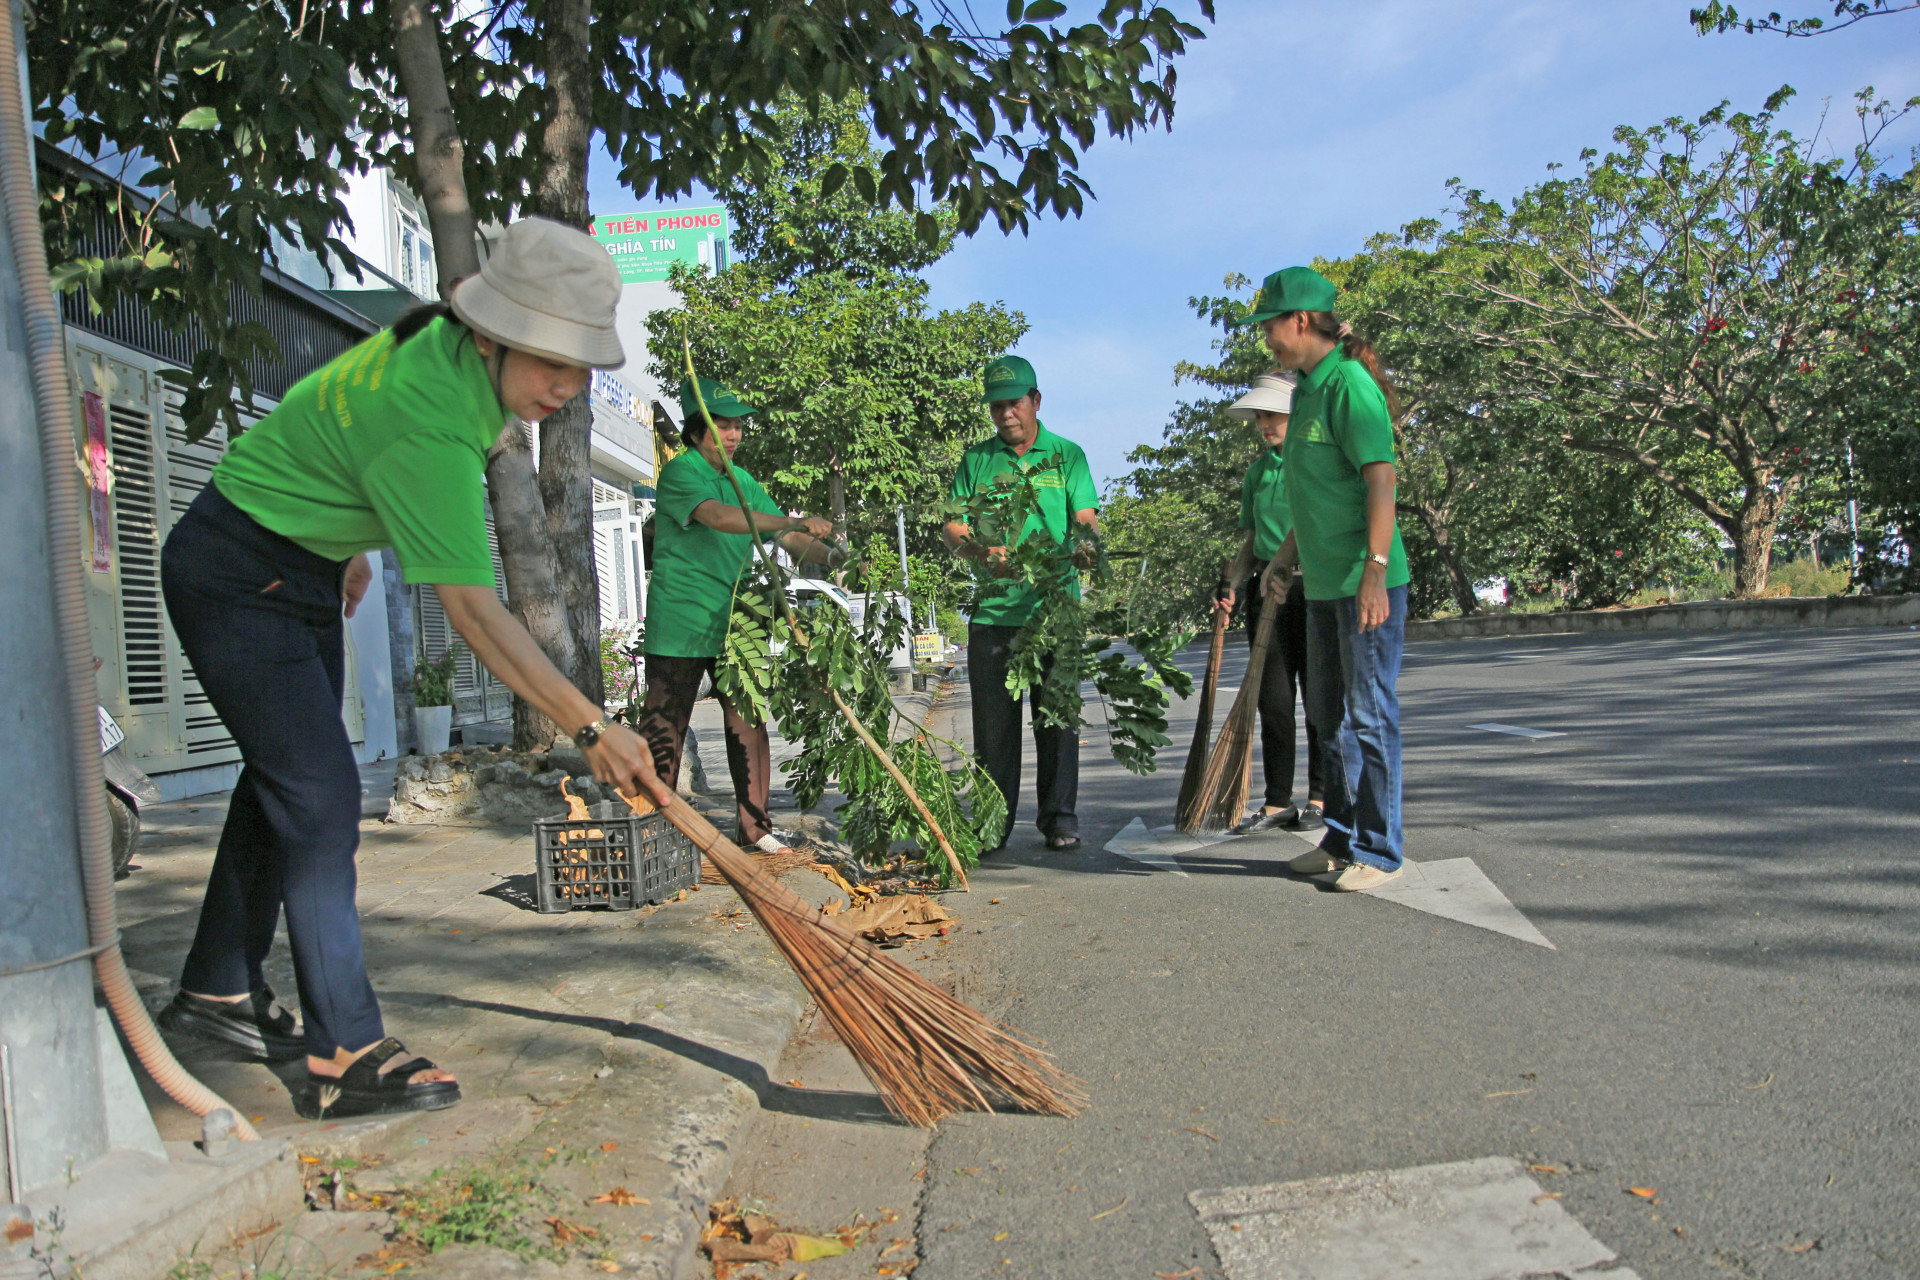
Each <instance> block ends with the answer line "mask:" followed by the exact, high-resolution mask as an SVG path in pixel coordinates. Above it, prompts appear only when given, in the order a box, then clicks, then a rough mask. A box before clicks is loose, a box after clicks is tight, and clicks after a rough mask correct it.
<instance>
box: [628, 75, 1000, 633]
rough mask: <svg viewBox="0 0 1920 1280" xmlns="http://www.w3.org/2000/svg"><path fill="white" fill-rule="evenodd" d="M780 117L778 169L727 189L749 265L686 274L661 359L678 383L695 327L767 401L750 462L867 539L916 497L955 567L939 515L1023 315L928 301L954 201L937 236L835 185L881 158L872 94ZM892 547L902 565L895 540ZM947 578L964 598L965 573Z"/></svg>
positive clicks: (920, 534)
mask: <svg viewBox="0 0 1920 1280" xmlns="http://www.w3.org/2000/svg"><path fill="white" fill-rule="evenodd" d="M772 126H773V129H774V131H775V137H776V138H777V140H778V141H777V146H776V150H775V153H774V156H773V159H772V162H771V163H770V165H769V168H768V173H767V177H766V179H765V180H763V181H760V182H757V183H754V184H752V185H745V184H743V185H741V186H739V187H736V188H733V189H730V190H728V191H726V192H724V193H723V195H724V198H725V200H726V202H727V205H728V210H729V212H730V214H731V215H732V217H733V219H734V225H735V227H736V228H737V229H738V230H737V234H736V236H735V249H736V251H737V255H738V260H737V261H736V262H735V264H734V265H733V266H731V267H730V268H729V269H727V270H726V271H723V272H719V273H717V274H715V273H713V272H710V271H708V270H707V269H706V268H703V267H688V266H684V265H683V266H677V267H676V268H675V269H674V273H673V275H672V277H671V280H672V284H673V287H674V289H675V290H676V291H677V292H678V293H679V294H680V296H681V301H682V305H681V307H679V308H676V309H673V310H665V311H659V312H656V313H654V315H653V316H652V317H651V318H650V320H649V329H650V334H651V339H650V341H651V350H652V354H653V357H654V366H653V371H654V373H655V375H656V376H657V377H658V378H659V379H660V380H661V382H662V383H663V384H665V385H672V384H673V382H675V381H677V375H678V373H679V370H680V367H681V359H682V355H681V340H682V337H683V335H684V336H685V337H686V338H687V339H688V340H690V341H691V343H692V346H693V355H694V364H695V366H696V367H697V368H698V369H699V370H700V371H701V373H702V374H703V375H706V376H709V377H714V378H718V379H720V380H721V381H723V382H726V383H727V384H729V385H731V386H736V387H738V388H740V390H741V391H742V393H743V394H744V395H745V396H746V397H747V398H748V399H749V400H750V401H751V402H752V403H753V404H754V406H755V407H756V408H757V409H758V410H759V412H758V413H757V414H756V416H755V420H754V427H753V430H752V431H750V432H748V434H747V437H746V441H745V443H744V444H743V445H742V446H741V453H740V460H741V462H742V463H743V464H745V465H746V466H747V467H748V469H749V470H750V471H752V472H753V473H754V474H755V475H757V476H760V477H762V478H763V480H764V482H765V483H766V485H767V488H768V492H769V493H770V494H771V495H772V496H773V497H774V498H775V499H776V500H777V501H779V502H781V503H783V504H785V505H787V506H790V507H796V508H804V509H806V510H810V511H826V512H831V514H832V518H833V519H834V521H835V523H836V524H839V525H840V526H841V527H842V529H843V531H844V532H846V534H847V535H848V537H849V540H850V542H851V544H852V545H854V546H856V547H873V546H875V545H876V544H891V543H893V542H894V540H895V512H896V510H904V511H905V512H906V513H908V528H909V544H910V545H909V554H910V556H912V557H913V558H914V559H916V560H919V561H920V562H921V563H920V567H921V568H922V575H921V576H923V577H924V576H926V573H927V570H928V569H930V568H931V567H932V566H934V565H938V566H940V569H941V570H947V569H950V568H951V567H952V566H951V564H950V562H951V561H952V556H951V554H950V553H948V552H947V551H946V548H945V546H944V544H943V543H941V541H940V539H939V535H938V533H937V527H938V523H939V519H940V511H941V509H942V507H943V505H944V503H945V501H946V486H947V481H948V479H949V477H950V476H951V475H952V472H953V470H954V468H955V467H956V466H957V465H958V463H959V459H960V453H961V451H962V450H963V449H965V447H966V446H967V445H968V444H970V443H972V442H973V441H974V440H975V439H977V438H978V437H979V436H980V435H981V433H982V432H983V431H984V430H985V429H986V428H987V420H986V415H985V414H984V413H983V412H982V411H981V408H980V404H979V399H980V397H979V389H978V388H979V382H978V378H979V372H980V369H981V367H982V366H984V365H985V364H986V363H987V361H989V360H990V359H992V358H993V357H994V356H996V355H998V354H1000V353H1001V352H1003V351H1005V350H1007V349H1008V348H1009V347H1012V346H1013V345H1014V344H1015V343H1016V342H1018V341H1019V339H1020V337H1021V335H1022V334H1023V333H1025V332H1026V321H1025V320H1024V319H1023V318H1022V317H1021V316H1020V315H1019V314H1018V313H1015V312H1010V311H1008V310H1007V309H1006V308H1005V307H1004V306H1002V305H999V304H997V303H996V304H993V305H987V304H983V303H974V304H972V305H970V306H968V307H965V308H962V309H960V310H957V311H941V312H938V313H930V312H929V311H928V309H927V303H926V299H927V285H926V283H925V282H924V281H923V280H922V279H921V278H920V277H919V275H918V272H919V270H920V269H921V268H922V267H925V266H926V265H928V264H930V263H931V262H933V261H935V260H937V259H938V257H939V256H941V255H942V254H944V253H945V252H946V251H947V250H948V249H949V248H950V247H951V245H952V243H953V240H954V236H955V232H954V229H953V228H954V224H955V221H956V215H955V213H954V211H953V209H952V208H951V207H950V206H948V205H936V206H935V207H934V208H933V209H932V210H931V211H929V212H930V216H931V217H932V218H933V219H934V220H935V222H936V224H937V225H938V227H939V230H940V234H939V235H938V236H937V237H936V238H935V239H934V240H932V241H931V242H929V241H927V240H924V239H922V238H921V237H920V236H919V234H918V227H917V225H916V224H917V222H918V216H917V215H916V214H909V213H905V212H903V211H900V210H896V209H876V208H874V207H873V206H871V205H870V204H868V203H867V202H866V201H865V200H864V199H862V198H861V197H860V196H859V195H858V193H857V192H855V191H854V190H853V189H852V188H850V187H848V186H846V185H845V184H839V185H838V186H837V187H835V188H833V189H831V190H830V189H828V176H827V175H829V174H830V173H831V172H832V171H833V170H834V168H835V167H836V166H839V167H857V166H866V165H872V164H874V163H876V162H877V156H876V154H875V149H874V146H873V143H872V137H871V134H870V132H869V130H868V128H867V125H866V121H865V118H864V112H863V111H862V110H861V108H860V106H859V104H857V103H852V102H849V103H840V104H826V105H825V106H823V107H818V108H808V107H804V106H802V105H800V104H799V103H798V102H796V101H792V100H789V101H787V102H785V103H784V104H782V105H781V106H780V107H779V108H778V109H777V110H776V111H775V112H774V114H773V118H772ZM882 558H883V559H885V560H887V561H888V562H889V563H890V564H891V565H892V566H893V567H894V569H895V572H896V574H897V568H898V555H897V552H892V551H889V552H887V553H886V554H885V555H884V556H883V557H882ZM934 576H935V577H936V578H937V583H929V586H930V587H931V586H935V585H938V586H940V587H945V588H947V590H946V591H945V592H942V593H940V594H941V598H942V599H949V600H950V599H952V598H954V597H953V596H952V590H953V589H954V588H957V587H958V586H959V585H960V584H961V582H962V581H963V577H962V576H961V575H957V574H954V573H951V572H937V571H936V573H935V575H934ZM898 582H899V579H898V577H897V576H895V577H892V578H890V579H885V580H880V581H877V582H876V583H874V584H873V585H875V586H877V587H878V588H880V589H882V590H892V589H894V588H895V587H897V585H898Z"/></svg>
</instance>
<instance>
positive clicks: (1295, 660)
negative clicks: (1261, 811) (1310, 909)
mask: <svg viewBox="0 0 1920 1280" xmlns="http://www.w3.org/2000/svg"><path fill="white" fill-rule="evenodd" d="M1265 576H1266V575H1264V574H1255V575H1254V576H1253V577H1252V578H1251V579H1249V580H1248V582H1247V588H1246V592H1245V594H1244V595H1243V596H1242V597H1241V599H1242V602H1243V603H1242V608H1243V610H1244V617H1243V618H1242V621H1243V622H1244V623H1245V624H1246V628H1247V646H1248V647H1249V648H1251V647H1252V646H1253V641H1254V633H1255V631H1256V629H1257V628H1258V624H1259V621H1260V591H1261V586H1262V582H1263V579H1264V578H1265ZM1273 630H1274V636H1273V639H1272V640H1271V641H1269V642H1268V644H1267V655H1266V662H1265V669H1264V671H1263V672H1262V674H1261V677H1260V766H1261V768H1262V769H1263V770H1265V772H1266V776H1267V803H1268V804H1269V805H1272V806H1273V807H1274V808H1276V809H1284V808H1286V807H1287V805H1288V804H1290V803H1292V801H1293V779H1294V775H1295V758H1296V754H1297V753H1296V752H1295V749H1294V748H1295V743H1294V725H1293V707H1294V700H1295V699H1296V698H1297V697H1300V696H1303V695H1304V694H1305V692H1306V670H1307V591H1306V588H1305V586H1303V585H1302V584H1301V582H1300V578H1299V576H1298V575H1295V577H1294V579H1293V589H1292V591H1290V592H1288V594H1287V599H1286V603H1284V604H1282V605H1281V606H1280V612H1279V613H1278V614H1276V615H1275V616H1274V619H1273ZM1326 794H1327V789H1326V785H1325V783H1324V781H1323V780H1322V766H1321V763H1320V731H1319V729H1317V728H1316V727H1315V726H1314V724H1313V722H1312V721H1311V720H1309V721H1308V722H1307V798H1308V799H1310V800H1321V799H1324V798H1325V796H1326Z"/></svg>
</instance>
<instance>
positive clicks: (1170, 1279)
mask: <svg viewBox="0 0 1920 1280" xmlns="http://www.w3.org/2000/svg"><path fill="white" fill-rule="evenodd" d="M1153 1274H1154V1275H1156V1276H1158V1277H1159V1280H1187V1277H1189V1276H1197V1275H1199V1274H1200V1268H1198V1267H1193V1268H1191V1269H1190V1270H1187V1271H1156V1272H1154V1273H1153Z"/></svg>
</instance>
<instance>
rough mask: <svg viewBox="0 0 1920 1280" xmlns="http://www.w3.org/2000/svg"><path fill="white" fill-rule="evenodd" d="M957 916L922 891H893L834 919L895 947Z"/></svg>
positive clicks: (932, 931)
mask: <svg viewBox="0 0 1920 1280" xmlns="http://www.w3.org/2000/svg"><path fill="white" fill-rule="evenodd" d="M957 920H958V917H956V916H955V915H954V914H953V912H951V911H949V910H947V909H946V908H945V907H943V906H941V905H940V904H939V903H937V902H935V901H934V900H933V899H932V898H929V897H928V896H927V895H926V894H924V893H903V894H896V895H895V896H893V897H891V898H880V899H878V900H877V901H874V902H867V903H862V904H861V905H859V906H857V907H853V908H851V909H850V910H847V911H843V912H841V913H840V914H839V915H838V916H837V917H835V919H834V923H836V924H838V925H840V926H842V927H843V928H847V929H851V930H852V931H853V932H855V933H857V934H860V935H862V936H863V937H866V938H869V939H871V940H872V941H874V942H877V943H879V944H880V945H881V946H883V947H897V946H900V945H901V944H903V943H907V942H918V941H920V940H921V939H923V938H931V937H934V936H936V935H937V934H938V933H939V932H940V930H941V929H944V928H947V927H949V926H950V925H952V924H954V923H956V922H957Z"/></svg>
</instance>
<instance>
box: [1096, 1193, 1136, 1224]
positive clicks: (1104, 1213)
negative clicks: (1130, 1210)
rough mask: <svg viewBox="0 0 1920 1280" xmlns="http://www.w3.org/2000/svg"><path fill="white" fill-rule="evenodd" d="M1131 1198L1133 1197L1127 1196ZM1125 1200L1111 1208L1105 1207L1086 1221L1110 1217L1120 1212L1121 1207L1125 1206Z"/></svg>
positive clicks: (1128, 1198)
mask: <svg viewBox="0 0 1920 1280" xmlns="http://www.w3.org/2000/svg"><path fill="white" fill-rule="evenodd" d="M1131 1199H1133V1197H1132V1196H1128V1197H1127V1200H1131ZM1127 1200H1122V1201H1121V1202H1120V1203H1119V1204H1117V1205H1115V1206H1113V1208H1111V1209H1106V1210H1103V1211H1102V1212H1100V1213H1096V1214H1094V1215H1093V1217H1092V1218H1090V1219H1088V1221H1091V1222H1098V1221H1100V1219H1102V1218H1111V1217H1112V1216H1113V1215H1114V1214H1116V1213H1118V1212H1120V1211H1121V1210H1122V1209H1124V1208H1126V1207H1127Z"/></svg>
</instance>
